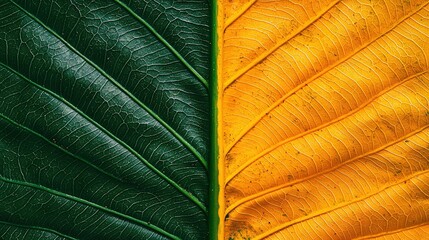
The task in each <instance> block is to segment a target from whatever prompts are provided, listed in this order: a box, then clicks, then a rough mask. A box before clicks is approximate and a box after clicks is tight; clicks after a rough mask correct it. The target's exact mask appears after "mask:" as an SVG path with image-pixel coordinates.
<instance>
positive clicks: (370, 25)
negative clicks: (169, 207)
mask: <svg viewBox="0 0 429 240" xmlns="http://www.w3.org/2000/svg"><path fill="white" fill-rule="evenodd" d="M222 4H223V5H222V6H220V8H221V9H222V10H221V11H223V14H224V15H222V13H221V14H220V16H225V17H224V18H222V17H219V20H218V21H219V24H220V25H221V26H220V27H221V29H223V31H221V32H222V33H221V35H220V37H219V38H220V39H221V40H220V45H221V51H220V55H219V59H220V64H221V66H223V67H222V70H221V72H220V73H219V74H220V75H221V76H220V81H221V87H220V89H221V90H220V93H219V95H221V97H220V99H221V101H222V109H221V112H222V113H221V117H220V118H221V121H222V124H221V127H220V128H219V129H220V131H222V132H221V133H220V135H221V136H223V138H222V141H221V144H220V146H219V147H220V154H221V155H220V158H221V159H220V160H219V162H220V164H224V165H221V167H222V166H223V167H224V173H220V176H221V179H220V180H219V181H220V184H221V186H224V200H222V199H221V200H220V206H221V209H220V214H221V216H223V217H221V218H222V219H221V223H220V228H221V229H220V232H223V231H224V233H225V239H262V238H264V239H265V238H266V239H353V238H372V237H380V238H382V237H385V238H387V239H390V238H396V239H406V237H405V236H407V237H408V238H410V236H416V235H417V236H418V234H423V233H426V232H427V224H428V223H429V217H428V216H429V186H428V184H427V183H428V182H429V151H428V149H429V128H428V127H429V114H428V113H429V72H428V60H429V59H428V56H429V44H428V43H429V34H428V33H429V2H428V1H405V0H404V1H402V0H394V1H374V0H364V1H357V0H344V1H332V0H331V1H323V0H322V1H262V0H261V1H233V2H232V3H231V2H229V1H224V2H222ZM231 9H234V10H233V11H232V10H231ZM222 27H223V28H222ZM222 176H224V178H222ZM222 184H224V185H222ZM223 228H224V229H223ZM419 236H423V235H419ZM402 237H404V238H402ZM411 238H412V237H411ZM414 239H416V238H414Z"/></svg>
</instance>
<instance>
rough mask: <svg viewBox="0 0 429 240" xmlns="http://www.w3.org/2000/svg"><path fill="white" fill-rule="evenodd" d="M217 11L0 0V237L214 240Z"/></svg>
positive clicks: (204, 6)
mask: <svg viewBox="0 0 429 240" xmlns="http://www.w3.org/2000/svg"><path fill="white" fill-rule="evenodd" d="M191 10H192V11H191ZM208 14H209V6H208V2H206V1H195V2H186V3H184V2H173V3H172V2H167V1H164V2H160V3H157V2H155V1H120V0H117V1H107V0H103V1H84V0H55V1H6V0H3V1H0V49H1V50H0V86H1V90H0V126H1V127H0V132H1V133H0V149H1V164H0V228H1V229H2V230H1V231H0V232H1V233H0V236H2V235H1V234H4V235H3V236H5V237H6V236H7V237H6V238H12V237H18V238H20V237H22V238H27V239H38V238H39V239H204V238H206V237H207V202H208V179H207V164H208V163H207V158H208V149H207V147H208V130H207V129H206V128H205V127H204V126H206V125H207V124H208V122H209V113H208V108H209V106H208V93H207V79H208V76H209V71H208V67H207V66H208V62H209V54H208V51H209V48H208V45H209V33H210V29H209V27H208V22H209V18H208ZM30 236H31V237H30Z"/></svg>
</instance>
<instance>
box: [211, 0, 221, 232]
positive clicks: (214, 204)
mask: <svg viewBox="0 0 429 240" xmlns="http://www.w3.org/2000/svg"><path fill="white" fill-rule="evenodd" d="M211 3H212V4H211V6H212V9H211V29H212V34H211V42H212V47H211V79H210V87H209V89H210V112H211V114H210V162H209V183H210V186H209V187H210V191H209V239H210V240H217V239H218V230H219V222H220V219H219V215H218V211H219V202H218V198H219V187H220V186H219V171H218V165H219V160H218V159H219V146H218V141H217V140H218V137H219V136H218V124H219V123H218V122H217V120H218V114H219V113H218V109H217V103H218V92H217V89H218V75H217V60H218V57H217V55H218V52H219V49H218V45H217V42H218V35H217V27H218V26H217V8H218V6H217V0H212V2H211Z"/></svg>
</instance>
